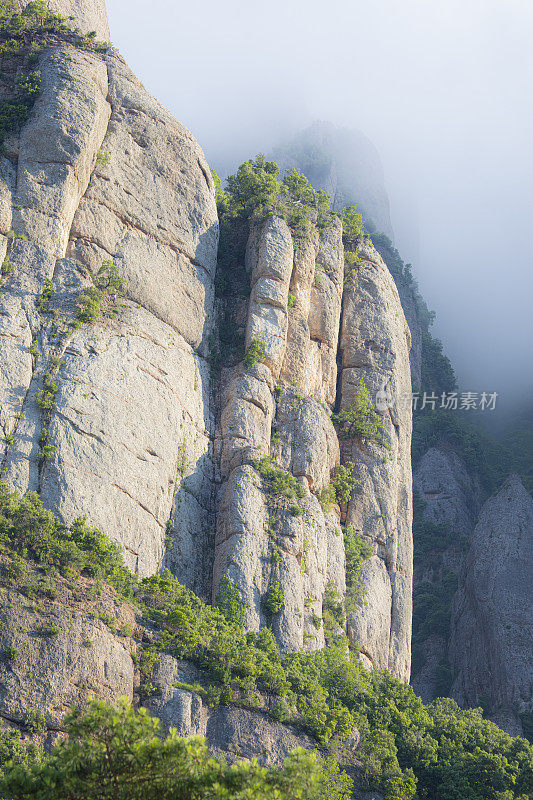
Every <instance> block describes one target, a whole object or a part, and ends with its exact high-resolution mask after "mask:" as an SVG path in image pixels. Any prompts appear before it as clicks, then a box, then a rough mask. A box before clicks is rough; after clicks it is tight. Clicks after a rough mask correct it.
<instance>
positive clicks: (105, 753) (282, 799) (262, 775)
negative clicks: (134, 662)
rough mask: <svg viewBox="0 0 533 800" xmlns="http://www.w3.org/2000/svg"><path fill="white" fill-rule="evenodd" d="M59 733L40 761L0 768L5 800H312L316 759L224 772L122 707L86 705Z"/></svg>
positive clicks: (305, 756)
mask: <svg viewBox="0 0 533 800" xmlns="http://www.w3.org/2000/svg"><path fill="white" fill-rule="evenodd" d="M66 730H67V738H66V739H65V740H64V741H62V742H61V743H60V744H58V745H57V746H56V747H55V749H54V750H53V751H52V753H51V755H49V756H48V757H46V758H45V759H44V760H42V761H35V762H34V763H27V762H24V761H23V762H22V763H20V764H17V765H10V766H8V767H7V769H6V775H5V778H4V779H3V781H2V782H1V783H0V789H1V790H2V792H3V796H4V797H5V798H10V799H12V800H30V798H31V800H215V798H217V799H220V800H224V799H226V800H267V799H268V800H315V799H316V800H318V790H319V787H320V781H321V765H320V759H319V758H318V757H317V756H316V755H313V754H311V753H306V752H305V751H303V750H299V751H294V752H293V753H292V754H291V755H290V756H289V757H288V758H287V759H286V760H285V763H284V764H283V766H282V767H281V768H280V769H272V770H268V769H264V768H262V767H260V766H259V765H258V764H257V762H255V761H252V762H238V763H237V764H235V765H233V766H227V765H226V764H225V762H224V761H223V760H222V759H217V758H213V757H211V756H209V753H208V749H207V745H206V743H205V741H204V740H203V739H201V738H200V737H198V736H193V737H191V738H189V739H184V738H180V737H179V736H177V734H176V731H175V730H171V731H170V733H169V735H168V736H166V737H165V738H160V736H159V735H158V734H159V733H160V723H159V720H157V719H155V718H153V717H150V716H149V714H148V712H147V711H146V710H145V709H143V708H141V709H139V710H137V711H136V710H134V709H133V708H132V706H131V705H130V703H129V702H128V701H126V700H125V699H124V700H122V701H120V702H119V703H118V705H117V706H116V707H112V706H109V705H106V704H105V703H103V702H100V701H96V700H93V701H90V702H89V704H88V706H87V707H86V708H85V709H75V710H73V711H72V712H71V713H70V714H69V716H68V717H67V718H66ZM329 774H332V772H331V768H329ZM333 796H334V797H335V795H333ZM336 796H337V797H339V798H341V800H343V795H342V794H337V795H336Z"/></svg>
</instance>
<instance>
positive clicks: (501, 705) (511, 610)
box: [450, 475, 533, 735]
mask: <svg viewBox="0 0 533 800" xmlns="http://www.w3.org/2000/svg"><path fill="white" fill-rule="evenodd" d="M532 554H533V499H532V498H531V495H530V494H529V492H527V491H526V490H525V489H524V486H523V484H522V482H521V480H520V478H519V477H518V476H517V475H512V476H511V477H510V478H509V479H508V481H507V482H506V483H505V485H504V486H503V487H502V488H501V489H500V491H499V492H498V493H497V494H496V495H494V496H493V497H491V498H489V500H487V501H486V503H485V504H484V505H483V508H482V509H481V513H480V515H479V519H478V521H477V525H476V527H475V530H474V532H473V534H472V538H471V546H470V551H469V553H468V557H467V559H466V564H465V568H464V575H463V576H462V581H461V585H460V588H459V591H458V592H457V595H456V596H455V598H454V602H453V606H452V629H451V640H450V656H451V661H452V666H453V669H454V682H453V686H452V692H451V693H452V696H453V697H455V698H456V699H457V701H458V702H459V703H461V704H462V705H466V706H475V705H483V706H484V708H485V711H486V712H487V714H488V715H489V716H490V717H491V718H492V719H494V720H495V721H496V722H497V723H498V724H499V725H501V726H502V727H503V728H504V729H506V730H508V731H510V733H512V734H514V735H522V733H523V728H522V718H523V717H524V716H525V717H530V716H531V713H532V711H533V694H532V687H533V653H532V649H531V641H532V636H533V632H532V629H531V628H532V620H533V606H532V596H531V586H532V584H533V558H532Z"/></svg>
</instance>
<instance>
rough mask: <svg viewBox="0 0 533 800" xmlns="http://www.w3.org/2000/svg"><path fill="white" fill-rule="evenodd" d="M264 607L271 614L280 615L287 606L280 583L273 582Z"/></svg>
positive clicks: (264, 600)
mask: <svg viewBox="0 0 533 800" xmlns="http://www.w3.org/2000/svg"><path fill="white" fill-rule="evenodd" d="M263 605H264V607H265V608H266V610H267V611H268V612H270V614H279V612H280V611H281V609H282V608H283V606H284V605H285V595H284V594H283V591H282V590H281V589H280V585H279V583H278V581H273V582H272V583H271V584H270V586H269V587H268V591H267V593H266V595H265V596H264V598H263Z"/></svg>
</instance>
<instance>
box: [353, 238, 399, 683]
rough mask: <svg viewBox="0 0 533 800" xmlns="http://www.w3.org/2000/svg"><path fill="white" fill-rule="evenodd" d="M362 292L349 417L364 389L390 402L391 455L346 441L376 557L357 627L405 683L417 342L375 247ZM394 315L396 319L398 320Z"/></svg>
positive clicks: (366, 253) (359, 522)
mask: <svg viewBox="0 0 533 800" xmlns="http://www.w3.org/2000/svg"><path fill="white" fill-rule="evenodd" d="M359 256H360V258H361V259H362V264H363V266H362V268H361V269H360V272H359V285H358V288H357V290H356V291H355V292H353V293H348V294H345V297H344V305H343V320H342V332H341V345H340V352H341V366H342V372H341V398H340V408H341V410H343V409H344V408H346V407H347V406H349V405H350V403H351V402H353V399H354V396H355V394H356V392H357V389H358V386H359V385H360V383H361V381H362V382H363V383H364V385H365V386H366V387H367V389H368V390H369V393H370V395H371V397H378V395H379V393H382V395H384V396H385V397H386V398H387V402H386V411H385V413H384V415H383V428H384V432H385V436H386V438H387V440H388V442H389V449H388V451H387V450H386V451H384V449H383V447H381V446H380V445H379V444H376V443H373V442H368V441H361V439H360V438H359V437H358V438H355V439H352V440H347V441H346V440H345V441H343V448H342V449H343V453H344V455H345V459H346V460H347V461H353V463H354V464H355V471H354V474H355V475H356V476H357V478H358V480H359V486H358V488H357V490H356V493H355V495H354V497H353V498H352V500H351V501H350V503H349V505H348V509H347V514H346V522H347V523H348V524H350V525H353V526H354V527H355V529H356V530H357V531H358V532H359V533H360V534H361V535H362V536H364V537H365V538H366V539H368V540H369V541H370V542H371V544H372V545H373V547H374V549H375V553H376V554H375V556H374V557H373V558H371V559H369V560H368V562H366V564H365V565H364V566H363V575H364V577H365V579H366V585H367V590H368V592H369V593H368V594H367V597H366V601H365V603H364V605H363V608H362V609H361V610H359V611H357V612H354V613H353V614H352V615H351V616H350V619H349V626H350V629H351V631H352V635H353V637H354V640H355V641H358V642H360V644H361V648H362V652H363V654H364V655H365V656H366V657H367V658H368V659H369V660H370V661H371V663H372V664H373V666H375V667H376V668H379V669H388V670H390V671H391V672H392V673H393V674H396V675H397V676H398V677H400V678H401V679H403V680H408V678H409V673H410V636H411V596H412V564H413V549H412V538H411V523H412V506H411V459H410V447H411V404H410V370H409V344H410V336H409V329H408V327H407V323H406V321H405V317H404V315H403V313H402V311H401V305H400V301H399V297H398V292H397V289H396V286H395V285H394V281H393V280H392V277H391V275H390V273H389V272H388V270H387V268H386V267H385V265H384V263H383V261H382V259H381V257H380V256H379V254H378V253H377V252H376V250H374V248H373V247H371V246H370V245H365V246H364V247H363V248H361V249H360V252H359ZM391 312H392V313H391Z"/></svg>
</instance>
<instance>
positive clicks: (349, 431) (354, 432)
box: [332, 378, 390, 448]
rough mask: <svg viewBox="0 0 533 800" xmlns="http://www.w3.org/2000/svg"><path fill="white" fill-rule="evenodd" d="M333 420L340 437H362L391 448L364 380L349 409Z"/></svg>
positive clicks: (361, 381) (335, 416)
mask: <svg viewBox="0 0 533 800" xmlns="http://www.w3.org/2000/svg"><path fill="white" fill-rule="evenodd" d="M332 419H333V421H334V422H335V423H336V424H337V425H338V428H339V434H340V436H342V437H344V438H351V437H354V436H360V437H361V438H362V439H367V440H368V441H370V442H375V443H376V444H378V445H380V446H381V447H387V448H388V447H390V445H389V443H388V441H387V440H386V438H385V436H384V433H383V422H382V419H381V417H380V415H379V414H378V412H377V411H376V410H375V408H374V407H373V405H372V402H371V400H370V395H369V394H368V389H367V388H366V386H365V383H364V381H363V379H362V378H361V380H360V381H359V385H358V387H357V391H356V393H355V397H354V399H353V401H352V402H351V403H350V405H349V406H348V407H347V408H345V409H343V410H342V411H340V412H339V413H338V414H334V415H333V417H332Z"/></svg>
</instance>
